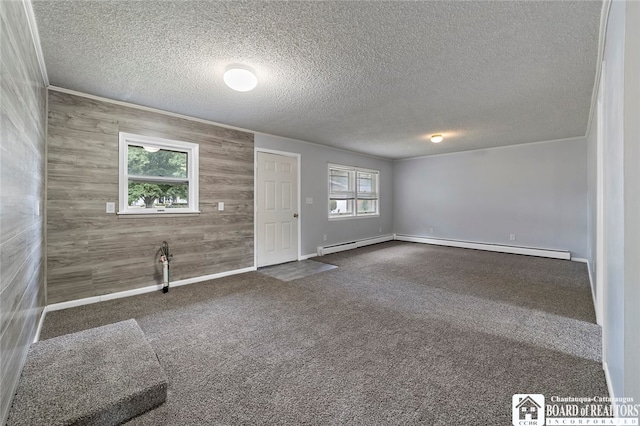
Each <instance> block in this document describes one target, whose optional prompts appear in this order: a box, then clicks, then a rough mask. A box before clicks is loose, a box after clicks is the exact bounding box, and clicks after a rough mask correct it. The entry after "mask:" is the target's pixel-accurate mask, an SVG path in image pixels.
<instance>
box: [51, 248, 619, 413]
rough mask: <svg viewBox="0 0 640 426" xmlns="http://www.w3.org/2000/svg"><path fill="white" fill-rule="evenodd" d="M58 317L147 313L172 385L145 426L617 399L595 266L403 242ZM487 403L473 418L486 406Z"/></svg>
mask: <svg viewBox="0 0 640 426" xmlns="http://www.w3.org/2000/svg"><path fill="white" fill-rule="evenodd" d="M315 260H317V261H322V262H326V263H330V264H335V265H337V266H339V267H338V268H336V269H333V270H329V271H326V272H323V273H318V274H314V275H310V276H307V277H304V278H301V279H297V280H292V281H287V282H285V281H281V280H278V279H275V278H272V277H269V276H266V275H264V274H260V273H257V272H256V273H247V274H241V275H236V276H231V277H225V278H221V279H218V280H215V281H210V282H206V283H200V284H193V285H189V286H183V287H177V288H173V289H171V291H170V292H169V293H168V294H162V293H150V294H144V295H140V296H136V297H130V298H127V299H119V300H112V301H107V302H102V303H99V304H94V305H88V306H81V307H77V308H72V309H68V310H64V311H56V312H51V313H49V314H47V317H46V320H45V323H44V327H43V330H42V338H48V337H53V336H57V335H61V334H65V333H69V332H73V331H78V330H80V329H85V328H90V327H95V326H99V325H104V324H108V323H113V322H117V321H121V320H125V319H128V318H135V319H136V320H137V321H138V323H139V324H140V327H141V328H142V329H143V331H144V332H145V335H146V336H147V339H148V340H149V342H150V343H151V345H152V347H153V348H154V349H155V350H156V352H157V354H158V358H159V360H160V363H161V365H162V366H163V368H164V369H165V372H166V373H167V376H168V380H169V389H168V396H167V402H166V403H165V404H164V405H162V406H161V407H159V408H157V409H155V410H153V411H151V412H149V413H147V414H144V415H142V416H139V417H137V418H135V419H133V420H132V421H131V422H130V424H131V425H201V424H302V423H304V424H367V425H370V424H428V425H452V424H460V425H508V424H511V397H512V395H513V394H515V393H542V394H545V395H548V396H550V395H557V396H594V395H602V396H605V395H607V389H606V383H605V379H604V373H603V371H602V368H601V362H600V329H599V327H598V326H597V325H595V324H594V314H593V304H592V301H591V295H590V290H589V283H588V278H587V272H586V266H585V265H584V264H580V263H576V262H568V261H561V260H552V259H541V258H535V257H527V256H518V255H508V254H500V253H490V252H482V251H475V250H466V249H458V248H447V247H437V246H428V245H421V244H412V243H400V242H390V243H384V244H378V245H375V246H369V247H365V248H361V249H357V250H352V251H349V252H342V253H336V254H333V255H329V256H324V257H322V258H316V259H315ZM470 407H471V408H470Z"/></svg>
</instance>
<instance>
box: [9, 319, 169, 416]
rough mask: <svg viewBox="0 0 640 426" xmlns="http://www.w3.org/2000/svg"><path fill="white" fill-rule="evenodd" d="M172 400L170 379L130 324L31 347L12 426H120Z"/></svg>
mask: <svg viewBox="0 0 640 426" xmlns="http://www.w3.org/2000/svg"><path fill="white" fill-rule="evenodd" d="M166 398H167V379H166V375H165V373H164V371H163V369H162V367H161V366H160V363H159V362H158V358H157V356H156V354H155V352H154V350H153V348H152V347H151V345H150V344H149V342H148V341H147V340H146V338H145V336H144V334H143V332H142V330H141V329H140V326H139V325H138V323H137V322H136V321H135V320H133V319H130V320H127V321H122V322H118V323H115V324H110V325H105V326H103V327H97V328H93V329H89V330H85V331H80V332H78V333H73V334H67V335H64V336H60V337H55V338H53V339H49V340H44V341H41V342H37V343H34V344H33V345H31V348H30V349H29V353H28V355H27V362H26V365H25V367H24V370H23V372H22V376H21V377H20V382H19V383H18V390H17V393H16V395H15V398H14V402H13V406H12V407H11V411H10V413H9V419H8V421H7V426H14V425H117V424H121V423H122V422H124V421H126V420H128V419H131V418H133V417H135V416H137V415H139V414H142V413H144V412H146V411H149V410H151V409H153V408H155V407H157V406H158V405H160V404H162V403H163V402H164V401H165V400H166Z"/></svg>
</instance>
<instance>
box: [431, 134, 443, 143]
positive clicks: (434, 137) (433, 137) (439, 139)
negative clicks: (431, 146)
mask: <svg viewBox="0 0 640 426" xmlns="http://www.w3.org/2000/svg"><path fill="white" fill-rule="evenodd" d="M443 139H444V138H443V137H442V135H431V142H433V143H440V142H442V140H443Z"/></svg>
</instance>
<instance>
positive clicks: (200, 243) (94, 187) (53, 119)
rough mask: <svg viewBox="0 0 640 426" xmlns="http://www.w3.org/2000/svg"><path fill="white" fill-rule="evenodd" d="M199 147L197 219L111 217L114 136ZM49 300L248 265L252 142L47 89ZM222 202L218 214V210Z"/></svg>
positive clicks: (115, 185)
mask: <svg viewBox="0 0 640 426" xmlns="http://www.w3.org/2000/svg"><path fill="white" fill-rule="evenodd" d="M121 131H122V132H128V133H134V134H140V135H146V136H156V137H162V138H167V139H175V140H182V141H185V142H192V143H197V144H199V146H200V164H199V166H200V179H199V184H200V210H201V212H202V213H201V214H200V215H190V216H183V217H166V216H165V217H163V216H159V215H156V216H153V217H143V218H139V217H136V218H132V217H131V216H118V215H114V214H107V213H105V203H106V202H116V203H117V200H118V133H119V132H121ZM48 144H49V145H48V187H47V209H48V210H47V255H48V263H47V270H48V276H47V289H48V302H49V303H57V302H63V301H68V300H74V299H80V298H84V297H91V296H98V295H104V294H108V293H113V292H117V291H123V290H131V289H135V288H139V287H145V286H148V285H151V284H159V283H160V282H161V279H162V276H161V275H162V274H161V272H162V271H161V265H160V264H159V262H158V256H157V252H158V249H159V248H160V245H161V244H162V241H165V240H166V241H167V242H168V243H169V245H170V248H171V251H172V253H173V254H174V258H173V261H172V263H171V279H172V280H180V279H186V278H192V277H198V276H202V275H209V274H215V273H218V272H224V271H228V270H233V269H240V268H246V267H251V266H253V135H252V134H250V133H245V132H240V131H236V130H231V129H226V128H222V127H218V126H214V125H210V124H205V123H200V122H196V121H191V120H186V119H182V118H178V117H173V116H169V115H165V114H159V113H155V112H150V111H145V110H141V109H137V108H132V107H127V106H123V105H119V104H113V103H110V102H104V101H100V100H95V99H90V98H86V97H82V96H77V95H72V94H68V93H62V92H58V91H53V90H52V91H49V125H48ZM219 201H223V202H224V203H225V211H223V212H219V211H218V210H217V203H218V202H219Z"/></svg>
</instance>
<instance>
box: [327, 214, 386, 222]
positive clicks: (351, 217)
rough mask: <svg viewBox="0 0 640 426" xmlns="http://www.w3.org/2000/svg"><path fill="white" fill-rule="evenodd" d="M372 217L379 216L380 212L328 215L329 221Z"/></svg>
mask: <svg viewBox="0 0 640 426" xmlns="http://www.w3.org/2000/svg"><path fill="white" fill-rule="evenodd" d="M373 217H380V214H379V213H378V214H368V215H360V216H330V217H329V221H333V220H349V219H368V218H373Z"/></svg>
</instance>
